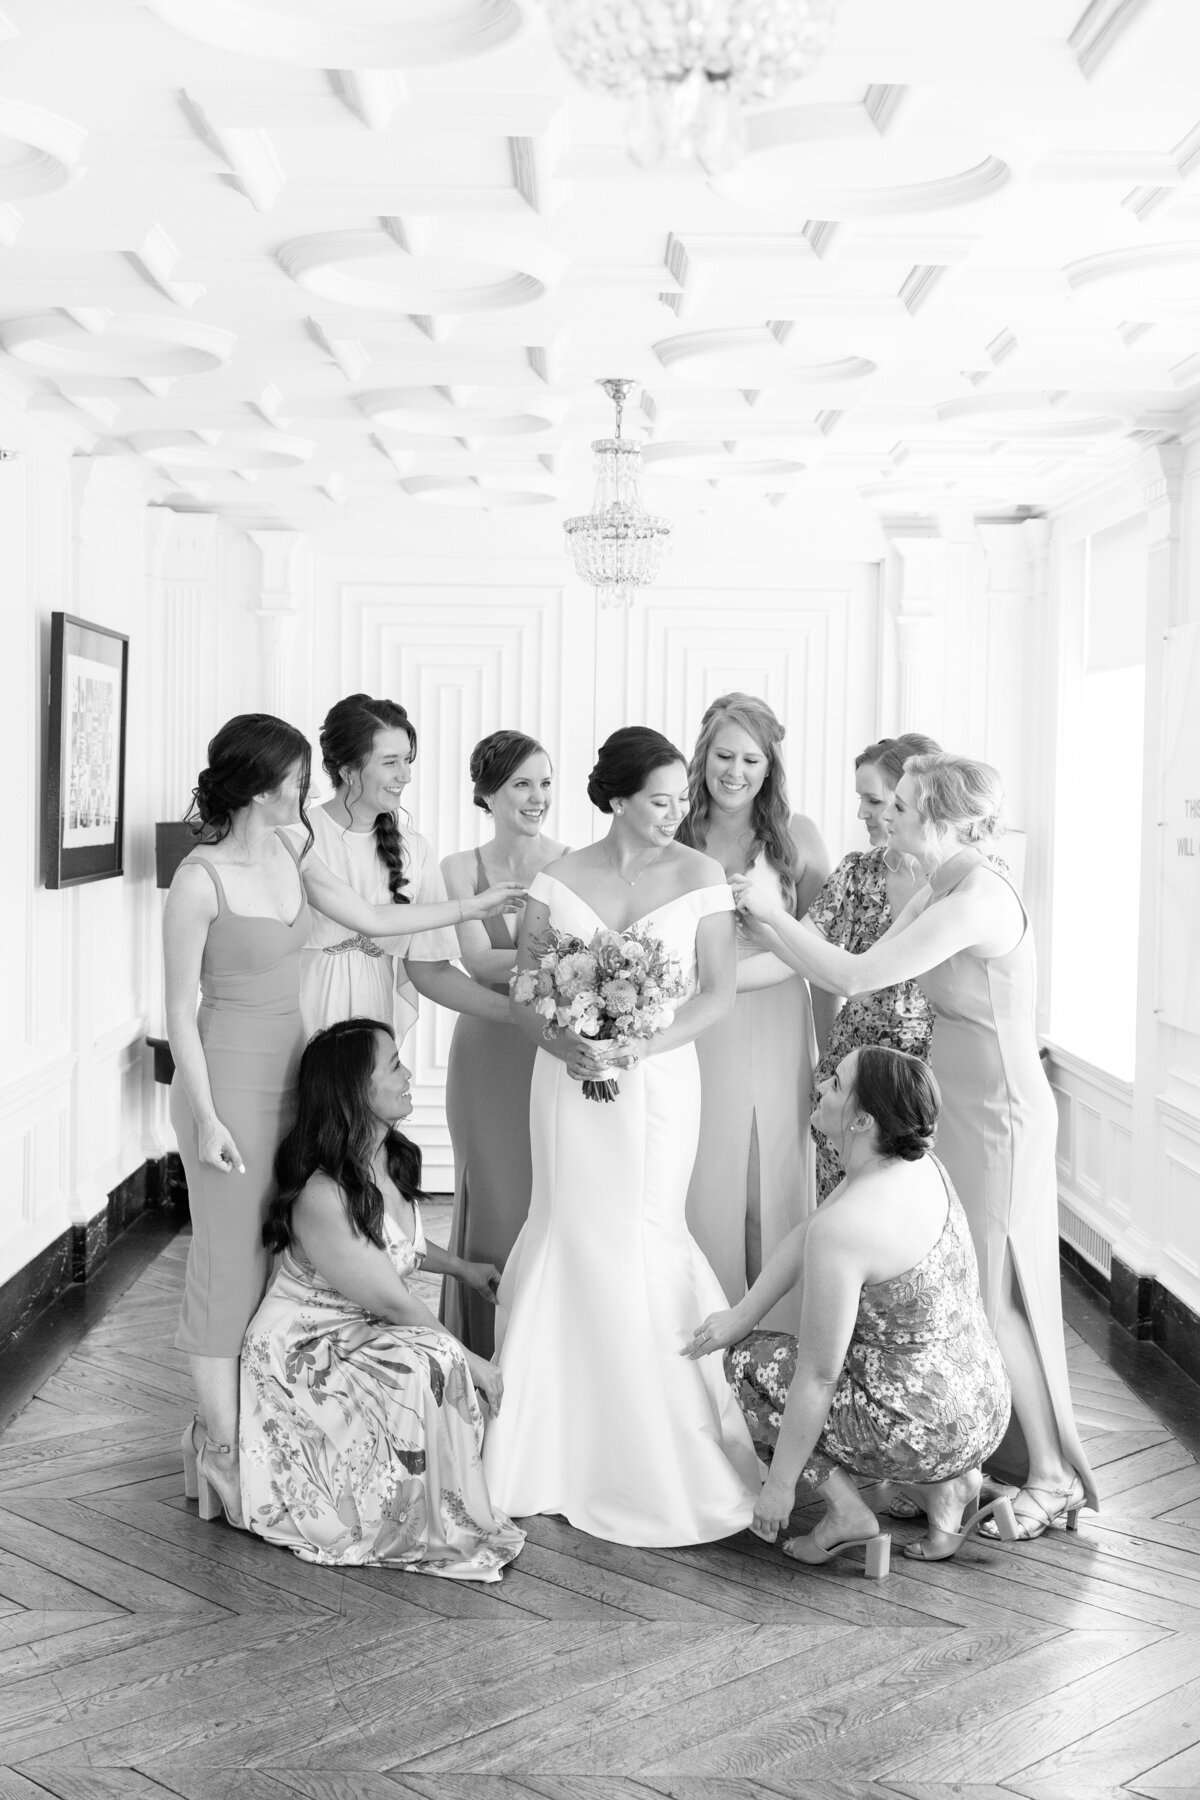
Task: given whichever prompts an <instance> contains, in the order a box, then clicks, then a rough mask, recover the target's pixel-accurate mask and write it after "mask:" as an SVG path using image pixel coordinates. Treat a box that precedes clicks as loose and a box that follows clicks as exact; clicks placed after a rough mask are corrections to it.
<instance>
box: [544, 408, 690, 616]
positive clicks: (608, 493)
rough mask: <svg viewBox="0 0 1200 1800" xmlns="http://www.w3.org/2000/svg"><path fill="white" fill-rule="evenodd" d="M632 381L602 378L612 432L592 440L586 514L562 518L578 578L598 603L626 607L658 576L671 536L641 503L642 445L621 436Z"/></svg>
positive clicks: (667, 525) (669, 531)
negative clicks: (591, 490)
mask: <svg viewBox="0 0 1200 1800" xmlns="http://www.w3.org/2000/svg"><path fill="white" fill-rule="evenodd" d="M633 385H634V384H633V382H632V381H602V382H601V383H600V386H601V387H602V388H603V389H604V391H605V393H606V394H607V395H608V397H609V399H610V400H611V401H612V403H613V405H614V406H615V408H616V412H617V429H616V435H615V436H614V437H610V438H597V439H596V440H595V441H594V443H593V444H592V449H593V450H594V452H595V456H596V461H595V470H596V496H595V499H594V500H593V502H592V510H591V512H590V513H583V514H581V515H580V516H579V517H578V518H575V519H564V520H563V530H564V531H565V532H566V534H567V545H568V547H569V549H570V551H571V555H572V556H573V557H574V559H575V568H576V571H577V572H578V574H579V576H580V578H581V579H582V580H583V581H588V582H590V583H591V585H592V586H593V587H594V588H595V590H596V598H597V599H598V600H599V602H600V604H601V606H630V605H632V604H633V600H634V596H635V595H636V593H637V590H638V588H641V587H648V586H649V584H650V583H651V582H652V581H653V580H654V578H655V576H656V575H657V574H658V570H659V565H660V564H661V562H662V559H663V551H664V550H665V549H666V547H667V539H668V538H669V537H670V535H671V527H670V525H669V524H668V523H667V521H666V520H665V519H658V518H655V517H654V515H653V514H652V513H648V512H647V511H646V509H645V507H644V506H643V505H642V496H641V492H640V487H639V484H640V482H641V476H642V451H641V446H640V445H639V444H638V443H637V442H636V440H635V439H633V438H623V437H622V436H621V411H622V409H623V407H624V405H625V399H626V396H627V395H628V393H629V390H630V388H631V387H632V386H633Z"/></svg>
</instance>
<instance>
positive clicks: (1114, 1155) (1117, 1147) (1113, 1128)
mask: <svg viewBox="0 0 1200 1800" xmlns="http://www.w3.org/2000/svg"><path fill="white" fill-rule="evenodd" d="M1047 1073H1048V1075H1049V1077H1050V1085H1051V1087H1052V1089H1053V1091H1054V1099H1055V1102H1056V1104H1057V1106H1058V1223H1059V1232H1060V1234H1061V1236H1062V1237H1063V1238H1065V1240H1066V1241H1067V1243H1069V1244H1071V1245H1072V1246H1073V1247H1074V1248H1075V1249H1076V1250H1077V1251H1078V1252H1079V1254H1080V1256H1082V1257H1084V1258H1085V1260H1086V1261H1088V1262H1089V1263H1091V1264H1092V1266H1093V1267H1094V1268H1095V1269H1097V1270H1098V1271H1099V1272H1100V1273H1101V1274H1102V1275H1104V1276H1105V1277H1107V1276H1108V1275H1109V1273H1110V1270H1111V1266H1112V1254H1113V1250H1114V1249H1116V1250H1117V1251H1118V1254H1121V1255H1122V1260H1123V1261H1125V1260H1128V1255H1129V1253H1128V1251H1127V1250H1125V1251H1124V1253H1122V1252H1123V1246H1124V1240H1125V1239H1126V1237H1127V1236H1128V1233H1129V1230H1130V1226H1131V1223H1132V1220H1133V1193H1132V1181H1133V1084H1132V1083H1131V1082H1127V1081H1121V1080H1119V1079H1118V1078H1117V1077H1116V1076H1115V1075H1106V1074H1105V1073H1104V1071H1103V1070H1101V1069H1096V1068H1093V1067H1092V1065H1091V1064H1090V1063H1086V1062H1084V1061H1083V1059H1082V1058H1081V1057H1078V1056H1074V1055H1072V1054H1071V1052H1070V1051H1068V1050H1063V1049H1061V1048H1059V1046H1057V1045H1051V1046H1050V1062H1049V1065H1048V1068H1047ZM1133 1266H1135V1267H1136V1266H1138V1265H1137V1264H1136V1263H1135V1264H1134V1265H1133Z"/></svg>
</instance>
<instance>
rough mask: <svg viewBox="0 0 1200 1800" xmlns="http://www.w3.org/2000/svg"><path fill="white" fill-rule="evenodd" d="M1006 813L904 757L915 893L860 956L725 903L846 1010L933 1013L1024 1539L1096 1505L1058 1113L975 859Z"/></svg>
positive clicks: (1019, 950) (988, 866) (990, 865)
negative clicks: (1078, 1412)
mask: <svg viewBox="0 0 1200 1800" xmlns="http://www.w3.org/2000/svg"><path fill="white" fill-rule="evenodd" d="M1003 801H1004V793H1003V788H1002V785H1001V782H1000V777H999V775H998V774H997V773H996V771H995V769H993V768H991V767H990V766H989V765H988V764H987V763H981V762H974V761H972V760H971V759H970V758H968V757H965V756H946V755H928V756H910V757H909V758H908V759H907V761H906V762H905V765H904V773H903V774H902V776H901V777H900V780H899V782H898V783H897V786H896V789H895V792H894V793H893V795H892V798H891V801H890V803H889V805H888V806H887V807H885V809H884V813H883V818H884V821H885V822H886V824H887V826H888V830H889V833H890V843H891V847H892V848H893V849H895V850H896V851H898V852H899V853H900V854H901V855H905V856H911V857H913V858H914V859H915V860H916V862H917V863H918V864H919V865H920V867H921V868H922V870H923V871H924V873H925V875H926V877H927V882H926V885H925V886H923V887H921V888H920V889H919V890H918V892H917V893H916V894H915V895H914V897H913V899H912V900H910V901H909V903H908V905H907V906H906V907H905V909H904V911H903V912H902V913H901V914H900V917H899V918H898V919H897V920H896V922H895V924H894V925H893V927H892V929H891V930H890V931H889V932H888V933H887V935H886V936H885V937H882V938H880V939H879V940H878V942H877V943H875V944H873V945H871V946H869V947H868V948H866V949H864V950H861V951H857V952H855V951H850V950H843V949H841V948H840V947H838V946H835V945H833V944H830V943H827V942H826V941H825V940H824V939H823V938H822V937H821V936H820V934H819V933H818V931H817V929H816V927H815V926H813V925H810V924H807V923H803V922H802V923H800V924H797V923H796V921H795V920H794V919H792V918H791V917H790V916H788V915H787V914H785V913H784V912H783V911H782V910H781V909H771V908H769V907H764V905H763V902H762V897H761V895H760V894H759V893H758V892H756V891H755V890H752V889H748V888H745V889H740V891H739V894H738V903H739V905H741V906H744V907H746V908H747V909H748V910H749V911H752V912H753V913H754V915H755V917H756V918H758V919H759V920H760V922H761V923H762V924H763V925H764V927H765V928H766V929H767V930H768V931H769V932H770V934H771V937H772V939H773V941H774V944H775V946H776V948H777V950H778V953H779V955H780V956H782V957H783V958H784V959H785V961H787V962H790V963H791V964H792V966H793V967H794V968H797V969H799V970H800V971H801V972H802V973H803V974H805V975H807V976H808V977H809V978H810V979H811V980H814V981H820V982H823V983H824V984H825V985H826V986H827V987H829V988H831V989H833V990H835V991H837V992H840V993H843V994H848V995H851V996H853V995H855V994H864V993H870V992H872V991H873V990H875V989H878V988H882V987H888V986H891V985H892V984H894V983H895V982H899V981H911V980H912V979H913V978H914V977H916V979H917V980H918V981H919V983H920V986H921V990H922V992H923V993H924V995H925V997H926V999H927V1000H928V1001H929V1004H930V1006H931V1007H932V1009H933V1016H934V1032H933V1051H932V1055H931V1059H930V1061H931V1067H932V1069H933V1072H934V1074H935V1075H936V1076H937V1079H938V1082H939V1084H940V1087H941V1091H942V1119H941V1126H940V1129H939V1134H938V1154H939V1155H940V1157H941V1158H942V1161H943V1162H944V1163H945V1165H946V1169H947V1171H948V1172H949V1175H950V1177H951V1179H952V1181H953V1182H954V1185H955V1187H956V1188H957V1190H958V1192H959V1194H960V1196H961V1198H962V1203H963V1207H964V1210H965V1212H966V1215H967V1219H968V1221H969V1223H970V1226H971V1234H972V1237H973V1238H974V1241H975V1250H976V1255H977V1257H978V1260H979V1274H980V1281H981V1284H982V1290H983V1299H984V1305H985V1308H986V1311H987V1317H988V1322H989V1324H990V1325H991V1327H992V1329H993V1330H994V1331H995V1334H996V1338H997V1341H998V1342H999V1345H1000V1350H1001V1354H1002V1355H1003V1357H1004V1362H1005V1367H1006V1368H1007V1370H1008V1374H1009V1379H1010V1380H1011V1382H1012V1395H1013V1416H1014V1429H1013V1430H1012V1431H1011V1432H1010V1434H1009V1438H1008V1440H1006V1442H1005V1444H1004V1445H1003V1446H1002V1448H1001V1451H1000V1454H999V1456H998V1457H997V1466H998V1467H1003V1468H1004V1469H1006V1470H1007V1469H1010V1468H1015V1469H1016V1471H1017V1473H1018V1475H1019V1478H1020V1479H1021V1481H1022V1484H1023V1485H1022V1488H1021V1492H1020V1493H1019V1494H1018V1495H1017V1497H1016V1499H1015V1500H1014V1502H1013V1506H1014V1510H1015V1512H1016V1515H1017V1530H1018V1533H1019V1535H1020V1536H1021V1537H1022V1538H1033V1537H1040V1536H1041V1535H1042V1533H1043V1532H1044V1531H1046V1530H1047V1529H1048V1528H1049V1527H1050V1526H1051V1525H1054V1524H1057V1523H1060V1522H1065V1523H1066V1524H1067V1525H1068V1526H1069V1527H1070V1526H1073V1525H1074V1523H1075V1521H1076V1518H1077V1516H1078V1513H1079V1510H1080V1508H1081V1507H1083V1506H1085V1505H1087V1506H1092V1507H1096V1506H1098V1504H1099V1502H1098V1499H1097V1494H1096V1485H1095V1482H1094V1480H1093V1478H1092V1472H1091V1470H1090V1468H1089V1467H1088V1461H1087V1457H1086V1455H1085V1454H1084V1449H1083V1445H1082V1443H1081V1441H1080V1437H1079V1431H1078V1427H1077V1426H1076V1423H1075V1416H1074V1413H1073V1411H1072V1407H1071V1391H1070V1385H1069V1382H1068V1378H1067V1358H1066V1349H1065V1347H1064V1344H1063V1324H1062V1294H1061V1288H1060V1283H1059V1263H1058V1182H1057V1174H1056V1169H1055V1160H1054V1159H1055V1144H1056V1139H1057V1134H1058V1114H1057V1109H1056V1107H1055V1105H1054V1098H1053V1095H1052V1094H1051V1092H1050V1085H1049V1083H1048V1082H1047V1080H1046V1076H1045V1072H1044V1070H1043V1068H1042V1063H1041V1058H1040V1056H1039V1053H1038V1038H1037V1018H1036V1011H1035V1008H1036V1000H1037V963H1036V958H1035V955H1034V947H1033V934H1032V931H1031V930H1030V926H1029V920H1028V918H1027V916H1026V913H1025V909H1024V907H1023V906H1022V904H1021V901H1020V898H1019V897H1018V895H1017V892H1016V889H1015V888H1014V887H1013V885H1012V883H1011V882H1010V881H1009V879H1008V876H1007V874H1006V873H1005V872H1004V871H1003V870H1001V869H1000V868H999V867H998V866H997V865H996V863H995V862H994V861H992V860H990V859H989V857H988V855H987V853H986V852H987V849H988V846H989V845H990V844H991V842H992V840H993V839H994V838H995V837H996V836H997V835H998V834H999V832H1001V831H1002V830H1003V828H1004V821H1003ZM735 887H739V888H740V884H737V883H735ZM818 1122H819V1121H818ZM1017 1426H1019V1428H1020V1429H1019V1431H1018V1430H1017V1429H1015V1427H1017ZM989 1530H990V1526H985V1527H984V1531H985V1533H987V1532H988V1531H989Z"/></svg>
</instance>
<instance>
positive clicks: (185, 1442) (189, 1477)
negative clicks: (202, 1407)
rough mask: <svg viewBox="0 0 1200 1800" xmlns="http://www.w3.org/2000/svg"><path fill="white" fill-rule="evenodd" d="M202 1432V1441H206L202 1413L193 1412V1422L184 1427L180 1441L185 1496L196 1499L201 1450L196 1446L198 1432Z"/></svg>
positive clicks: (198, 1487) (186, 1498) (185, 1497)
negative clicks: (197, 1470) (198, 1459)
mask: <svg viewBox="0 0 1200 1800" xmlns="http://www.w3.org/2000/svg"><path fill="white" fill-rule="evenodd" d="M197 1431H198V1432H199V1433H200V1442H201V1444H203V1442H204V1427H203V1425H201V1423H200V1414H199V1413H193V1414H192V1422H191V1424H190V1425H185V1426H184V1428H183V1437H182V1438H181V1439H180V1442H179V1452H180V1455H181V1456H182V1457H183V1497H184V1499H185V1500H195V1499H196V1497H197V1496H198V1494H199V1492H200V1486H199V1478H198V1476H197V1474H196V1458H197V1456H198V1455H199V1450H198V1449H197V1446H196V1433H197Z"/></svg>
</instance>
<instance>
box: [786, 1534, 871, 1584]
mask: <svg viewBox="0 0 1200 1800" xmlns="http://www.w3.org/2000/svg"><path fill="white" fill-rule="evenodd" d="M860 1544H861V1545H862V1547H863V1550H864V1552H865V1555H864V1560H863V1574H864V1575H865V1576H866V1578H867V1580H868V1581H883V1580H884V1578H885V1577H886V1576H887V1574H888V1571H889V1570H890V1568H891V1566H892V1540H891V1536H890V1534H889V1533H888V1532H886V1531H877V1532H874V1533H873V1534H872V1535H871V1536H870V1537H852V1538H843V1539H842V1540H841V1542H840V1543H837V1544H831V1545H830V1546H829V1548H828V1550H827V1549H826V1548H825V1546H824V1544H818V1543H817V1541H816V1539H815V1537H814V1536H813V1534H812V1532H811V1531H810V1532H809V1534H808V1536H807V1537H798V1538H789V1539H788V1541H787V1543H786V1544H785V1545H784V1546H783V1554H784V1555H785V1556H790V1557H791V1559H792V1561H793V1562H801V1563H807V1564H808V1565H809V1567H810V1568H819V1567H820V1565H821V1564H822V1563H827V1562H832V1561H833V1559H834V1557H835V1556H842V1555H844V1553H845V1552H846V1551H847V1550H856V1549H857V1548H858V1546H859V1545H860Z"/></svg>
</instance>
